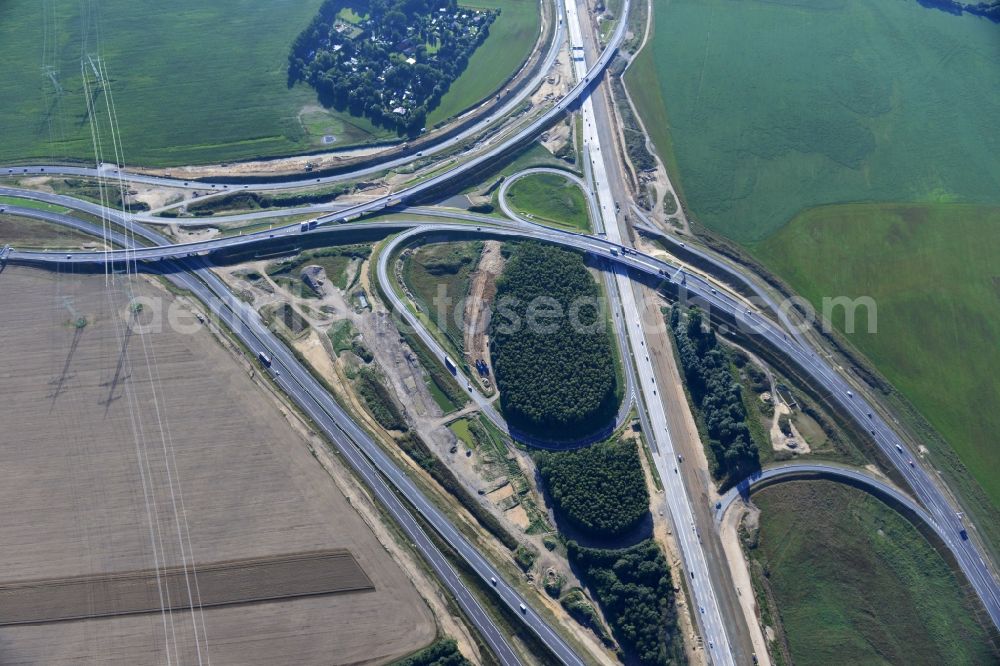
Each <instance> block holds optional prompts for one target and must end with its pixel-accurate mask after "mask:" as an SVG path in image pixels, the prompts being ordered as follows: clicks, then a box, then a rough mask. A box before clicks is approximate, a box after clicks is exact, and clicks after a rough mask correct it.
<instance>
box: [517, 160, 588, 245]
mask: <svg viewBox="0 0 1000 666" xmlns="http://www.w3.org/2000/svg"><path fill="white" fill-rule="evenodd" d="M507 200H508V201H509V202H510V204H511V206H513V207H514V209H515V210H516V211H517V212H518V213H520V214H522V215H525V216H530V217H531V219H533V220H534V221H536V222H540V223H541V224H546V225H549V226H553V227H560V228H563V229H570V230H572V231H588V232H589V231H590V216H589V215H588V211H587V197H586V196H585V195H584V193H583V191H581V190H580V188H579V187H578V186H577V185H576V183H574V182H572V181H570V180H568V179H566V178H563V177H562V176H558V175H556V174H554V173H537V174H532V175H529V176H525V177H524V178H521V179H519V180H517V181H516V182H515V183H514V184H513V185H511V186H510V189H509V190H507Z"/></svg>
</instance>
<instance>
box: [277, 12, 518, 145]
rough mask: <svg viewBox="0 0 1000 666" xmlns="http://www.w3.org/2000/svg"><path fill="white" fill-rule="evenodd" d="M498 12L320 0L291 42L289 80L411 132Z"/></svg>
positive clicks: (328, 101) (421, 123)
mask: <svg viewBox="0 0 1000 666" xmlns="http://www.w3.org/2000/svg"><path fill="white" fill-rule="evenodd" d="M342 10H350V16H351V18H353V19H354V22H351V21H348V20H345V19H343V18H340V16H342V15H343V13H344V12H343V11H342ZM498 14H499V10H483V9H469V8H464V7H463V8H459V7H458V5H457V4H456V2H455V0H367V1H365V2H358V1H357V0H327V2H325V3H323V6H322V7H321V8H320V10H319V13H318V14H317V15H316V16H315V18H313V20H312V23H310V24H309V26H308V27H307V28H306V29H305V30H303V31H302V33H301V34H299V36H298V37H297V38H296V39H295V42H294V43H293V44H292V48H291V52H290V53H289V55H288V82H289V85H292V84H294V83H295V82H296V81H306V82H307V83H309V85H311V86H312V87H313V88H315V89H316V91H317V92H318V93H319V98H320V100H321V101H322V102H323V103H324V104H328V105H331V106H333V107H334V108H336V109H338V110H344V109H347V110H349V111H350V113H351V114H352V115H355V116H365V117H367V118H369V119H370V120H371V121H372V123H374V124H375V125H380V126H383V127H390V128H394V129H395V130H396V131H397V132H399V133H401V134H402V133H406V134H411V135H413V134H417V133H419V132H420V130H421V129H422V128H423V126H424V122H425V121H426V118H427V112H428V111H429V110H431V109H433V108H434V107H436V106H437V105H438V103H439V102H440V101H441V97H442V96H443V95H444V93H445V92H447V91H448V87H449V86H450V85H451V83H452V81H454V80H455V79H457V78H458V76H459V74H461V73H462V71H463V70H464V69H465V67H466V66H467V65H468V63H469V56H471V55H472V52H473V51H475V50H476V48H477V47H478V46H479V45H480V44H481V43H482V42H483V41H484V40H485V39H486V38H487V37H488V36H489V30H490V24H491V23H492V22H493V21H494V19H496V17H497V15H498Z"/></svg>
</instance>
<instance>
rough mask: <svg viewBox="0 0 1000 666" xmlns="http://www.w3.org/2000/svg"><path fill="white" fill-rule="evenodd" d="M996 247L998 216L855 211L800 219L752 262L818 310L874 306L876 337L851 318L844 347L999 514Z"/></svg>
mask: <svg viewBox="0 0 1000 666" xmlns="http://www.w3.org/2000/svg"><path fill="white" fill-rule="evenodd" d="M998 248H1000V207H996V206H994V207H986V206H976V205H963V204H934V205H924V206H906V205H877V204H857V205H843V206H826V207H822V208H814V209H811V210H808V211H806V212H804V213H803V214H802V215H800V216H798V217H796V218H795V220H794V221H793V222H792V223H791V224H789V225H788V226H787V227H785V228H784V229H782V230H781V231H780V232H779V233H777V234H775V235H774V236H772V237H771V238H769V239H768V240H766V241H765V242H763V243H761V244H759V245H756V246H755V247H754V252H755V253H756V254H757V255H758V256H759V258H760V259H761V260H763V261H764V263H765V264H767V265H768V266H769V267H770V268H772V269H773V270H775V272H777V273H778V274H780V275H782V276H784V277H785V278H786V279H788V280H789V281H790V282H791V283H792V284H793V285H794V286H795V288H796V290H797V291H798V292H799V293H800V294H802V295H803V296H805V297H806V298H807V299H809V301H810V302H812V303H813V304H814V306H816V307H820V306H821V300H822V298H823V297H824V296H828V297H836V296H840V295H844V296H848V297H851V298H855V297H857V296H871V297H872V298H874V299H875V301H876V303H877V305H878V321H877V323H878V329H877V330H878V332H877V333H876V334H868V333H867V323H866V322H867V318H866V317H860V318H859V319H858V321H857V322H855V325H856V328H857V332H855V333H854V334H849V335H847V337H848V339H849V340H850V341H851V342H852V343H853V344H854V345H856V346H857V347H858V348H859V349H860V350H861V351H862V352H864V353H865V354H866V355H867V356H868V357H869V358H870V359H871V360H872V361H873V362H874V363H875V365H876V366H877V367H878V368H879V369H880V370H881V371H882V372H883V373H884V374H885V375H886V376H887V377H888V379H889V380H890V381H891V382H892V383H893V384H894V385H895V386H896V387H897V388H898V389H899V390H900V391H902V393H903V394H904V395H905V396H906V397H907V398H908V399H909V400H910V401H911V402H912V403H913V404H914V405H915V406H916V407H917V409H918V410H920V412H921V413H922V414H923V415H924V416H925V417H926V418H927V419H928V420H929V421H930V422H931V424H932V425H933V426H934V427H935V428H936V429H937V430H938V431H939V432H940V433H941V434H942V435H943V436H944V437H945V439H946V440H947V441H948V442H949V443H950V444H951V446H952V447H954V449H955V450H956V451H957V452H958V454H959V456H960V458H961V459H962V461H963V462H964V463H965V466H966V468H967V469H968V471H969V473H971V474H972V475H973V476H974V477H975V478H976V479H977V480H978V481H979V483H980V484H981V485H982V486H983V488H984V489H985V490H986V491H987V493H988V494H989V496H990V497H991V498H992V500H993V503H994V505H995V506H997V507H1000V455H997V454H998V445H997V438H996V433H997V432H1000V411H998V410H997V409H996V406H997V405H1000V381H998V380H997V378H998V377H1000V345H998V344H997V341H998V340H1000V259H998V251H997V250H998ZM837 313H838V315H842V311H841V310H838V311H837ZM834 324H835V325H836V326H838V328H841V330H842V327H843V325H844V321H843V317H842V316H838V317H837V318H835V319H834Z"/></svg>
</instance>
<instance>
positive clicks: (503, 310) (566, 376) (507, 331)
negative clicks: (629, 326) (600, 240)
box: [490, 242, 617, 438]
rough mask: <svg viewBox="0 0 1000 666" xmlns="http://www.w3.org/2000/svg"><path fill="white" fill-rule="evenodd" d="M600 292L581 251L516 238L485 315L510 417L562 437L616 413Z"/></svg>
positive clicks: (541, 433) (533, 431)
mask: <svg viewBox="0 0 1000 666" xmlns="http://www.w3.org/2000/svg"><path fill="white" fill-rule="evenodd" d="M599 296H600V291H599V289H598V287H597V283H596V282H595V281H594V278H593V277H592V276H591V275H590V273H589V272H588V271H587V267H586V266H585V265H584V263H583V259H582V257H581V256H580V255H578V254H575V253H573V252H568V251H566V250H563V249H560V248H557V247H555V246H552V245H546V244H542V243H537V242H525V243H519V244H517V245H515V246H514V250H513V254H512V256H511V258H510V260H509V261H508V262H507V265H506V266H505V268H504V272H503V275H502V276H501V277H500V278H499V279H498V280H497V292H496V297H495V299H494V309H493V316H492V318H491V320H490V353H491V356H492V359H493V368H494V372H495V375H496V383H497V388H498V389H499V390H500V405H501V408H502V410H503V413H504V415H505V416H506V417H507V419H508V421H509V422H510V424H511V425H513V426H515V427H516V428H518V429H521V430H524V431H525V432H528V433H529V434H533V435H538V436H543V437H548V438H566V437H571V436H577V435H579V434H589V433H591V432H594V431H595V430H597V429H599V428H600V427H601V426H604V425H606V424H607V423H609V422H610V421H611V419H612V418H613V417H614V413H615V409H616V407H617V400H616V396H615V389H616V378H615V368H614V360H613V359H614V353H613V350H612V346H611V345H612V342H611V336H610V334H609V331H608V329H607V326H606V325H605V319H604V311H603V310H602V308H601V307H600V304H599ZM548 315H551V316H548ZM571 315H572V316H571Z"/></svg>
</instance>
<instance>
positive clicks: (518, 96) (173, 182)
mask: <svg viewBox="0 0 1000 666" xmlns="http://www.w3.org/2000/svg"><path fill="white" fill-rule="evenodd" d="M563 2H564V0H556V11H555V15H556V16H561V15H562V14H563V11H564V10H563ZM616 35H618V40H617V42H616V41H615V39H614V38H613V39H612V41H611V42H610V46H609V51H608V53H609V54H610V53H612V52H613V49H614V48H617V44H618V43H619V42H620V41H621V37H622V36H623V35H624V32H623V31H619V32H617V33H616ZM564 38H565V27H564V26H563V23H562V22H561V21H560V22H558V23H557V24H556V28H555V30H554V33H553V37H552V41H551V42H550V44H549V50H548V52H547V53H546V55H545V60H544V62H543V63H542V65H541V66H540V67H539V68H538V72H537V73H536V74H535V76H534V78H532V79H531V81H530V82H529V83H527V84H526V85H524V86H523V87H522V88H520V90H518V91H517V92H516V93H514V94H513V96H512V97H511V99H510V100H508V101H507V102H506V103H504V104H503V105H502V106H501V107H500V108H498V109H497V110H496V111H494V112H493V113H491V114H489V115H488V116H486V117H485V118H482V119H481V120H480V121H478V122H476V123H474V124H473V125H471V126H469V127H468V128H466V129H464V130H462V131H461V132H459V133H458V134H456V135H455V136H453V137H451V138H447V139H443V140H439V141H437V142H434V143H431V144H430V145H428V146H427V147H426V148H424V149H423V150H422V151H421V153H422V156H423V157H430V156H432V155H435V154H437V153H440V152H443V151H446V150H450V149H452V148H454V147H455V146H457V145H458V144H460V143H461V142H463V141H465V140H466V139H469V138H470V137H473V136H475V135H477V134H479V133H480V132H482V131H483V130H485V129H486V128H488V127H489V126H491V125H493V124H494V122H495V121H496V119H498V118H505V117H506V116H508V115H510V114H511V113H513V112H514V111H515V110H517V108H518V107H520V105H521V104H522V103H523V102H524V100H525V98H527V97H528V96H529V95H530V94H531V93H532V92H533V91H534V90H536V89H537V88H538V87H539V86H540V85H541V83H542V81H543V80H545V78H546V77H547V76H548V72H549V70H551V69H552V66H553V65H554V64H555V61H556V58H557V57H558V55H559V50H560V49H561V48H562V44H563V40H564ZM608 61H610V58H608ZM605 64H606V62H605ZM597 71H600V69H596V70H595V72H594V73H595V74H596V73H597ZM580 92H582V90H575V91H571V93H570V95H571V97H573V98H575V97H576V95H577V94H579V93H580ZM565 106H566V105H562V108H565ZM545 115H546V116H548V115H549V114H548V113H546V114H545ZM517 122H518V121H517V118H515V119H514V120H513V122H512V123H510V126H514V125H516V124H517ZM537 124H538V121H537V120H536V121H535V122H533V123H532V124H531V126H532V127H534V126H535V125H537ZM518 134H520V133H518ZM411 162H413V155H410V154H407V155H403V156H402V157H398V158H395V159H392V160H386V161H384V162H378V163H376V164H373V165H371V166H366V167H361V166H359V167H358V168H354V169H351V170H350V171H346V172H344V173H340V174H334V175H331V176H321V177H319V178H301V177H300V178H294V179H290V180H288V181H285V182H259V183H242V182H239V183H237V182H232V183H227V182H225V181H219V182H217V183H206V182H201V181H197V180H190V179H189V180H184V179H182V178H171V177H168V176H151V175H147V174H143V173H139V172H130V171H127V170H124V169H121V170H120V169H118V168H117V167H114V166H112V165H102V167H101V168H95V167H72V166H65V165H46V166H37V165H36V166H9V165H8V166H0V175H3V174H4V173H6V175H15V174H17V175H46V174H47V175H62V176H85V177H102V176H109V177H118V176H122V177H124V178H126V179H127V180H128V181H130V182H135V183H145V184H149V185H161V186H164V187H179V188H183V189H199V190H200V189H205V188H210V189H219V190H227V189H233V190H238V189H247V190H253V191H261V190H284V189H290V188H295V187H304V186H313V185H317V184H327V183H336V182H340V181H344V180H353V179H356V178H360V177H363V176H370V175H373V174H377V173H379V172H382V171H385V170H387V169H393V168H396V167H400V166H405V165H408V164H410V163H411Z"/></svg>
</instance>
